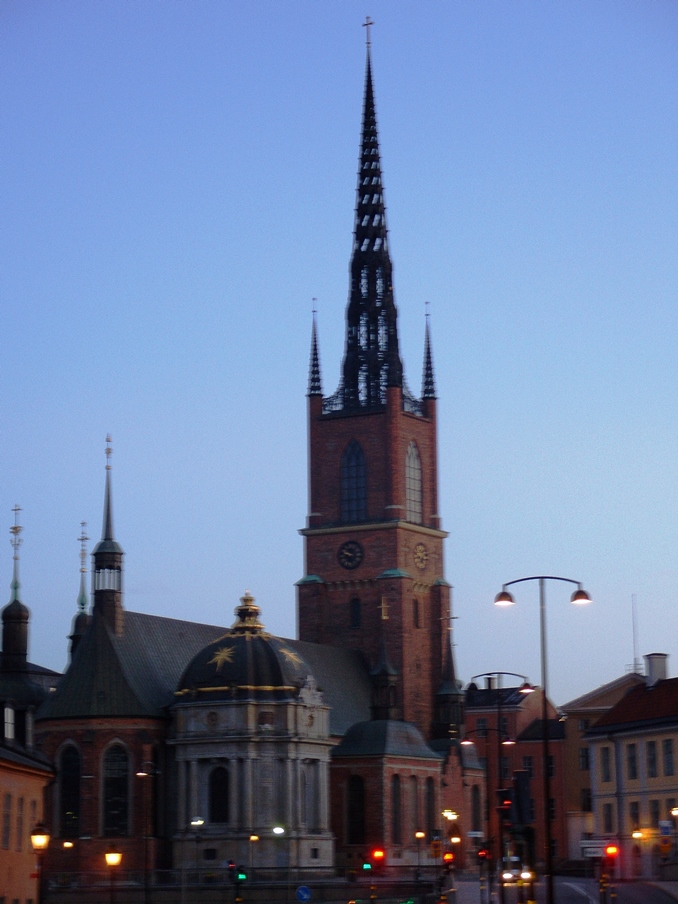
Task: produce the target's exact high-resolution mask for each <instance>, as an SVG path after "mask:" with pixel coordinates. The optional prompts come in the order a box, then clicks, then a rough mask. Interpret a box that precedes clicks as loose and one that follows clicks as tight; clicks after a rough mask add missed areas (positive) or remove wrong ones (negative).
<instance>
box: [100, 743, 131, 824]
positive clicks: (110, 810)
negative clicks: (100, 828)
mask: <svg viewBox="0 0 678 904" xmlns="http://www.w3.org/2000/svg"><path fill="white" fill-rule="evenodd" d="M128 814H129V757H128V756H127V751H126V750H125V748H124V747H123V746H122V744H113V745H112V746H111V747H109V748H108V750H107V751H106V753H105V755H104V835H105V836H107V837H108V838H116V837H119V836H121V835H127V834H128V833H129V826H128Z"/></svg>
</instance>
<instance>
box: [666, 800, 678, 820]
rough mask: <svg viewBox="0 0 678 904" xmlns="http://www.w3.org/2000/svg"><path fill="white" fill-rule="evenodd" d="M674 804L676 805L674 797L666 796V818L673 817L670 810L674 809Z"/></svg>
mask: <svg viewBox="0 0 678 904" xmlns="http://www.w3.org/2000/svg"><path fill="white" fill-rule="evenodd" d="M675 806H676V799H675V797H669V798H667V800H666V818H667V819H672V818H673V814H672V813H671V810H673V809H675Z"/></svg>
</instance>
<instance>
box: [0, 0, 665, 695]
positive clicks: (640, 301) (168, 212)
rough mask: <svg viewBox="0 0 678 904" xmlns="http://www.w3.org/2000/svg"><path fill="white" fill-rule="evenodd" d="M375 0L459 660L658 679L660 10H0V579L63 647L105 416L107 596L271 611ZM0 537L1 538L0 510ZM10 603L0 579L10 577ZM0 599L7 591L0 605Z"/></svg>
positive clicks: (289, 602)
mask: <svg viewBox="0 0 678 904" xmlns="http://www.w3.org/2000/svg"><path fill="white" fill-rule="evenodd" d="M366 14H369V15H370V16H371V17H372V18H373V19H374V21H375V23H376V24H375V26H374V28H373V30H372V41H373V46H372V51H373V54H372V56H373V65H374V81H375V91H376V101H377V116H378V121H379V130H380V140H381V151H382V164H383V169H384V183H385V197H386V202H387V205H388V224H389V230H390V247H391V254H392V259H393V264H394V286H395V294H396V302H397V304H398V309H399V324H400V342H401V350H402V353H403V360H404V364H405V369H406V376H407V378H408V381H409V383H410V385H411V386H412V388H413V389H414V390H415V392H417V393H418V392H419V388H420V385H421V366H422V353H423V337H424V310H425V302H427V301H428V302H429V303H430V312H431V330H432V336H433V351H434V362H435V369H436V379H437V388H438V394H439V398H440V401H439V413H440V415H439V416H440V425H439V453H440V496H441V499H440V510H441V512H442V517H443V524H444V527H445V528H446V530H448V531H449V533H450V536H449V539H448V540H447V541H446V577H447V579H448V580H449V581H450V583H452V584H453V585H454V588H455V589H454V611H455V615H456V616H457V620H456V621H455V640H456V644H457V647H456V652H457V664H458V668H459V672H460V676H461V677H462V678H463V679H464V680H465V681H467V680H469V679H470V677H471V676H472V675H473V674H475V673H479V672H483V671H488V670H500V669H504V670H510V671H515V672H520V673H524V674H526V675H528V676H529V678H530V679H531V680H532V681H534V682H535V683H536V682H538V680H539V647H538V638H539V631H538V606H537V586H536V584H527V585H522V588H520V587H519V588H517V589H516V599H517V605H516V606H515V607H514V608H513V609H511V610H497V609H495V608H494V607H493V606H492V600H493V598H494V595H495V594H496V593H497V592H498V590H500V589H501V585H502V583H503V582H506V581H511V580H514V579H516V578H521V577H525V576H528V575H533V574H540V573H541V574H555V575H562V576H564V577H569V578H575V579H576V580H581V581H582V582H583V583H584V586H585V587H586V589H587V590H588V591H589V592H590V593H591V595H592V596H593V598H594V604H593V605H592V606H590V607H587V608H585V609H577V608H575V607H573V606H570V604H569V596H570V589H571V588H569V587H568V586H566V585H559V584H555V583H553V584H551V585H549V587H548V589H547V594H548V636H549V657H550V670H549V674H550V690H551V696H552V697H553V699H554V701H555V702H556V703H564V702H566V701H567V700H569V699H571V698H573V697H575V696H577V695H579V694H581V693H583V692H585V691H586V690H589V689H591V688H593V687H594V686H596V685H598V684H600V683H603V682H605V681H609V680H612V679H613V678H615V677H617V676H619V675H621V674H623V673H624V671H625V669H626V668H627V667H628V666H629V665H630V664H631V662H632V661H633V654H634V650H633V639H632V617H631V609H632V603H631V601H632V596H633V595H635V598H636V602H637V612H638V619H637V621H638V652H639V653H640V654H641V655H642V654H644V653H648V652H666V653H669V654H670V656H671V659H670V660H669V670H670V674H672V675H675V674H677V673H678V655H677V654H678V608H677V607H676V604H675V599H676V593H677V588H678V559H677V556H676V553H677V551H678V474H677V471H676V450H677V449H678V411H677V408H678V394H677V392H676V389H677V386H676V382H677V373H676V348H677V346H678V305H677V303H676V302H677V295H678V272H677V264H678V256H677V254H676V251H677V247H676V246H677V238H678V153H677V152H678V5H677V4H676V3H675V2H671V0H656V2H653V3H647V2H644V0H637V2H629V0H615V2H614V3H610V2H608V0H587V2H584V0H579V2H578V0H573V2H565V0H561V2H557V0H549V2H544V0H516V2H513V3H506V2H492V0H484V2H482V3H465V2H452V0H449V2H437V3H435V2H428V3H425V4H422V3H421V2H417V3H413V2H406V0H400V2H398V3H393V2H386V0H370V3H369V5H368V6H366V5H365V4H364V3H357V2H353V0H323V2H322V3H319V2H315V3H314V2H310V0H285V2H284V3H283V2H277V3H276V2H273V0H268V2H255V0H251V2H247V3H241V2H235V0H233V2H225V0H223V2H218V0H211V2H208V0H200V2H198V0H194V2H188V0H182V2H173V0H163V2H149V0H135V2H134V3H130V2H122V0H115V2H112V0H98V2H97V3H87V2H82V0H79V2H72V0H60V2H59V3H54V2H52V0H3V2H2V4H0V92H1V93H0V104H1V107H2V110H3V114H2V122H3V124H2V128H1V129H0V157H1V159H2V168H1V176H0V178H1V180H2V205H1V208H0V218H1V220H0V222H1V226H2V241H1V243H0V299H1V303H2V308H1V310H2V319H3V330H2V350H1V353H0V368H1V369H2V382H3V387H4V393H3V396H4V401H3V404H2V406H1V413H0V417H1V421H0V426H1V433H2V443H1V444H0V529H1V530H2V533H3V534H4V536H5V537H6V543H2V544H0V586H4V587H5V588H6V589H5V598H6V600H9V598H10V590H9V584H10V580H11V547H10V545H9V527H10V524H11V523H12V515H11V511H10V510H11V508H12V506H13V505H14V503H19V504H20V505H21V506H22V507H23V512H22V515H21V520H22V523H23V525H24V528H25V530H24V544H23V546H22V548H21V582H22V598H23V600H24V602H25V603H26V604H27V605H28V606H29V607H30V609H31V612H32V620H31V645H30V651H29V655H30V658H31V660H32V661H36V662H39V663H41V664H43V665H47V666H50V667H52V668H57V669H61V668H63V667H64V666H65V664H66V652H67V641H66V635H67V634H68V633H70V624H71V619H72V617H73V616H74V615H75V612H76V598H77V594H78V582H79V575H78V568H79V559H78V552H79V545H78V543H77V537H78V535H79V532H80V521H81V520H86V521H87V522H88V528H87V529H88V533H89V536H90V537H91V538H92V542H91V543H90V544H89V547H90V548H91V547H92V546H93V545H94V541H95V540H96V539H98V537H99V536H100V531H101V513H102V500H103V489H104V464H105V459H104V446H105V436H106V433H107V432H110V433H111V434H112V436H113V447H114V455H113V468H114V470H113V489H114V516H115V530H116V536H117V539H118V540H119V542H120V543H121V545H122V546H123V549H124V550H125V553H126V556H125V605H126V607H127V608H129V609H134V610H137V611H143V612H150V613H155V614H160V615H167V616H172V617H177V618H188V619H194V620H201V621H205V622H209V623H214V624H224V625H230V624H231V623H232V621H233V618H234V617H233V609H234V607H235V606H236V605H237V602H238V598H239V597H240V596H241V595H242V593H243V591H244V589H245V588H246V587H247V588H249V589H250V590H251V591H252V593H253V594H254V596H255V597H256V598H257V601H258V603H259V605H260V606H261V607H262V619H263V621H264V623H265V624H266V626H267V628H268V629H269V630H270V631H272V632H274V633H277V634H283V635H287V636H290V635H294V634H295V632H296V623H295V603H294V600H295V592H294V582H295V581H296V580H298V579H299V578H300V577H301V576H302V574H303V560H302V542H301V538H300V537H299V535H298V534H297V530H298V529H299V528H301V527H303V526H304V519H305V514H306V400H305V393H306V388H307V373H308V353H309V342H310V328H311V308H312V298H313V297H316V298H317V299H318V301H317V308H318V312H319V313H318V328H319V337H320V352H321V363H322V371H323V389H324V392H325V393H326V394H331V393H332V392H334V390H335V388H336V386H337V383H338V379H339V366H340V361H341V357H342V351H343V342H344V308H345V304H346V300H347V297H348V262H349V256H350V249H351V231H352V226H353V205H354V191H355V181H356V169H357V155H358V142H359V130H360V115H361V103H362V90H363V79H364V58H365V48H364V38H365V33H364V29H362V28H361V22H362V21H364V19H365V15H366ZM3 524H4V525H5V526H4V527H3V526H2V525H3ZM0 600H2V597H1V596H0ZM3 602H4V600H3Z"/></svg>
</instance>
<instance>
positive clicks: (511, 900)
mask: <svg viewBox="0 0 678 904" xmlns="http://www.w3.org/2000/svg"><path fill="white" fill-rule="evenodd" d="M612 892H613V889H609V890H608V899H607V901H606V902H605V904H675V902H676V901H677V900H678V897H676V895H675V894H672V893H670V892H668V891H665V890H664V889H663V888H660V887H658V886H656V885H653V884H651V883H648V882H628V883H626V882H624V883H620V884H619V885H616V886H615V887H614V893H615V894H616V896H617V897H616V901H615V898H614V897H613V896H612ZM447 900H448V904H487V897H486V893H485V890H484V889H483V890H482V897H481V888H480V884H479V882H478V880H477V879H458V880H457V890H456V895H455V894H453V893H449V894H448V898H447ZM519 900H520V898H519V896H518V889H517V888H507V889H506V904H518V902H519ZM524 900H527V897H526V896H525V898H524ZM545 901H546V897H545V888H544V886H543V884H542V885H538V886H537V902H538V904H545ZM555 901H556V904H600V897H599V892H598V883H597V881H596V880H595V879H577V878H563V877H558V878H557V879H556V894H555ZM498 902H499V896H498V894H497V891H496V890H495V891H493V893H492V898H491V904H498Z"/></svg>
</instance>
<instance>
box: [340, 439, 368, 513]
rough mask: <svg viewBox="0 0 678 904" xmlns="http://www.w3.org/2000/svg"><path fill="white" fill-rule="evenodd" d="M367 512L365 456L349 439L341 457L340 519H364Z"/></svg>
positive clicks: (354, 442) (357, 445) (356, 444)
mask: <svg viewBox="0 0 678 904" xmlns="http://www.w3.org/2000/svg"><path fill="white" fill-rule="evenodd" d="M366 512H367V481H366V479H365V456H364V454H363V450H362V449H361V448H360V444H359V443H357V442H356V441H355V440H351V442H350V443H349V444H348V446H347V447H346V449H344V454H343V455H342V457H341V520H342V521H364V520H365V518H366Z"/></svg>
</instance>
